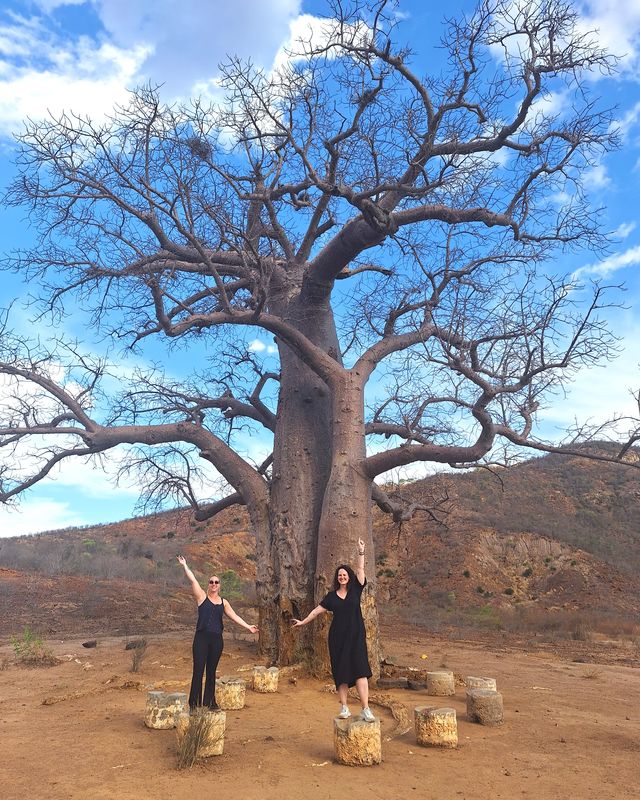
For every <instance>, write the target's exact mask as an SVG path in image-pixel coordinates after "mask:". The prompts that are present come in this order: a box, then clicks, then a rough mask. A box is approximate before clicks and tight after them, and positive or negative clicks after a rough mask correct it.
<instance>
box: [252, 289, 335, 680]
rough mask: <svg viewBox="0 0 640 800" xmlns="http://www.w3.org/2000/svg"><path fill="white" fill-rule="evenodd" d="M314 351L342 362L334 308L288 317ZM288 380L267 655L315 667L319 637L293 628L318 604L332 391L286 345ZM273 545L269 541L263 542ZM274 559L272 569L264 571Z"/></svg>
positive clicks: (273, 523) (275, 491)
mask: <svg viewBox="0 0 640 800" xmlns="http://www.w3.org/2000/svg"><path fill="white" fill-rule="evenodd" d="M284 316H285V318H286V319H287V321H288V322H290V323H291V324H295V325H296V327H297V328H298V329H299V330H301V331H302V332H303V333H304V334H305V335H306V336H308V337H309V338H310V339H311V340H312V341H313V342H314V343H315V344H317V345H318V346H320V347H322V349H323V350H324V351H325V352H327V353H331V354H335V355H336V356H337V353H338V342H337V337H336V333H335V327H334V324H333V316H332V313H331V310H330V308H328V307H327V306H326V305H322V306H321V307H317V308H300V306H299V303H298V301H297V300H294V301H292V302H291V303H290V304H289V305H288V307H287V310H286V313H285V314H284ZM278 347H279V351H280V364H281V378H280V396H279V401H278V410H277V422H276V432H275V443H274V453H273V468H272V474H273V480H272V485H271V497H270V514H269V533H268V543H267V545H266V547H265V548H263V549H266V550H268V556H267V555H266V554H265V555H262V556H261V555H258V559H259V561H258V581H257V592H258V600H259V604H260V628H261V636H260V649H261V653H262V655H263V656H264V657H265V658H267V659H268V660H269V662H271V663H274V664H276V663H277V664H289V663H292V662H294V661H297V660H306V661H309V662H311V661H313V658H314V656H313V644H312V639H313V632H312V630H310V628H308V627H305V628H302V629H299V630H297V631H295V632H294V631H293V630H292V628H291V619H292V618H293V617H296V618H300V617H304V616H305V615H306V614H307V613H308V612H309V611H310V609H311V608H312V607H313V605H314V581H313V576H314V574H315V562H316V550H317V536H318V526H319V523H320V514H321V509H322V500H323V497H324V491H325V486H326V483H327V479H328V476H329V471H330V465H331V398H330V393H329V389H328V387H327V386H326V384H325V383H324V382H323V381H322V380H321V379H320V378H318V377H317V376H316V375H315V373H314V372H312V370H311V369H309V367H307V366H306V365H305V364H303V363H302V362H301V361H300V359H299V358H298V357H297V356H296V355H295V354H294V353H293V352H292V351H291V349H290V348H288V347H287V346H286V345H284V344H283V343H282V342H278ZM264 538H267V537H264ZM261 558H268V560H269V567H268V568H267V569H265V570H264V576H263V570H262V569H261V568H260V559H261Z"/></svg>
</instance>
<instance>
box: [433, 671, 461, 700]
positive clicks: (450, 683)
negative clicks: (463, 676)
mask: <svg viewBox="0 0 640 800" xmlns="http://www.w3.org/2000/svg"><path fill="white" fill-rule="evenodd" d="M455 693H456V684H455V681H454V679H453V672H451V671H450V670H444V671H442V672H427V694H430V695H433V696H435V697H449V696H451V695H452V694H455Z"/></svg>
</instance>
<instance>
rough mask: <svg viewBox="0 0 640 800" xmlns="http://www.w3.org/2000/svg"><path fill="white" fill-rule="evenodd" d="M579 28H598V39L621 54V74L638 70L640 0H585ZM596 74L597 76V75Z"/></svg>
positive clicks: (582, 5)
mask: <svg viewBox="0 0 640 800" xmlns="http://www.w3.org/2000/svg"><path fill="white" fill-rule="evenodd" d="M579 9H580V11H581V21H580V28H581V29H582V30H583V31H588V30H596V31H597V42H598V45H599V46H600V47H603V48H604V49H605V50H607V51H608V52H610V53H613V54H615V55H617V56H619V57H620V59H621V61H620V69H619V73H620V74H621V75H622V76H624V73H626V72H629V71H631V72H637V70H638V67H639V66H640V0H624V2H621V0H583V2H582V3H580V4H579ZM594 77H597V75H594Z"/></svg>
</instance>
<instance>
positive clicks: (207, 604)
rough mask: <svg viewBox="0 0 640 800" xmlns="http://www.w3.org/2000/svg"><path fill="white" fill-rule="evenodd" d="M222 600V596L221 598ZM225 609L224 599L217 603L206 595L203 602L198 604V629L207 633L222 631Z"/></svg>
mask: <svg viewBox="0 0 640 800" xmlns="http://www.w3.org/2000/svg"><path fill="white" fill-rule="evenodd" d="M220 599H221V600H222V598H220ZM223 611H224V600H222V602H221V603H219V604H218V605H216V604H215V603H212V602H211V600H209V598H208V597H205V598H204V600H203V601H202V603H200V605H199V606H198V624H197V625H196V630H197V631H206V632H207V633H222V629H223V625H222V614H223Z"/></svg>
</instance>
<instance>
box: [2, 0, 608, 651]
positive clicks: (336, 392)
mask: <svg viewBox="0 0 640 800" xmlns="http://www.w3.org/2000/svg"><path fill="white" fill-rule="evenodd" d="M395 19H396V18H395V16H394V8H393V6H392V4H391V3H389V2H386V0H378V2H375V3H374V4H373V6H371V5H366V6H365V5H364V4H361V3H359V2H355V3H353V4H352V5H351V6H350V7H349V8H346V7H345V4H343V3H340V4H338V3H336V4H335V5H333V6H331V7H330V8H329V10H328V16H327V18H326V19H325V20H324V21H323V22H322V23H320V22H318V23H317V24H316V25H315V26H314V29H313V30H311V29H310V31H309V35H308V37H306V38H305V39H304V40H302V41H300V42H298V44H297V46H296V49H295V51H294V52H291V53H290V54H289V59H288V61H287V63H286V64H283V65H281V66H280V67H279V68H278V69H277V70H274V71H272V72H270V73H265V72H263V71H261V70H259V69H257V68H255V67H253V66H252V65H250V64H244V63H241V62H240V61H238V60H235V59H231V60H229V61H228V63H226V64H225V65H223V66H222V84H223V87H224V90H225V91H226V101H225V102H224V103H222V104H216V105H205V104H204V103H202V102H200V101H194V102H192V103H191V104H188V105H183V106H179V107H178V106H168V105H164V104H162V103H161V101H160V98H159V96H158V92H157V91H156V90H154V88H153V87H145V88H142V89H140V90H138V91H136V92H134V93H133V94H132V95H131V98H130V103H129V104H128V105H127V106H126V107H122V108H118V109H117V110H116V111H115V112H114V113H113V114H112V116H111V117H110V118H109V119H108V120H107V122H104V123H99V124H98V123H94V122H92V121H91V120H90V119H86V118H83V117H79V116H74V115H72V114H65V115H62V116H60V117H59V118H51V119H47V120H44V121H36V122H29V123H28V124H27V125H26V129H25V131H24V133H23V134H22V135H21V136H20V137H19V144H20V150H19V157H18V161H17V164H18V168H19V176H18V178H17V179H16V180H15V182H14V184H13V186H12V187H11V188H10V190H9V192H8V195H7V198H6V200H7V202H8V203H10V204H12V205H18V206H23V207H26V208H27V209H28V211H29V218H30V220H31V223H32V225H33V226H34V227H35V228H36V229H37V230H38V231H39V238H38V241H37V243H36V244H35V246H34V247H32V248H31V249H29V250H28V251H24V252H20V253H17V254H16V255H15V257H14V258H13V260H12V263H11V266H12V267H13V268H14V269H16V270H18V271H19V272H20V273H21V274H22V275H24V276H25V277H26V278H28V279H29V280H31V281H32V285H38V286H39V287H40V290H41V301H42V303H43V307H44V310H45V311H49V312H51V313H52V314H56V313H60V312H61V311H62V310H63V309H64V308H65V306H66V304H67V303H69V302H70V301H73V302H74V303H77V305H78V306H79V307H81V308H82V309H83V310H84V312H86V314H87V321H88V324H89V325H90V326H92V328H93V330H94V331H95V332H100V333H102V334H103V335H104V336H105V337H106V338H108V337H115V338H116V339H117V341H119V342H124V343H125V344H126V345H127V346H129V347H132V348H134V349H135V348H136V347H138V348H141V347H143V346H144V342H145V340H147V339H149V338H150V337H165V338H167V339H169V340H174V341H175V342H176V343H177V344H178V345H179V347H180V349H179V350H178V351H177V352H179V353H180V361H181V366H182V367H183V368H184V365H185V364H186V363H188V361H189V354H190V353H194V354H195V353H197V356H196V355H193V356H192V358H193V360H194V361H196V359H197V363H194V364H193V373H192V376H191V377H183V376H181V377H180V379H177V378H176V377H175V371H174V370H172V369H171V364H167V365H166V367H165V369H164V370H151V369H149V370H146V371H143V370H139V371H137V372H136V373H134V374H130V375H129V376H127V375H126V373H125V372H124V371H122V370H120V371H119V372H114V371H113V369H112V368H110V367H109V366H108V365H107V363H106V362H105V361H103V360H101V359H98V358H92V357H91V356H90V355H89V354H87V353H86V352H83V349H82V346H81V345H80V344H71V343H68V342H67V343H65V342H61V341H57V342H56V343H55V345H54V344H50V345H49V346H47V345H46V343H43V342H40V343H39V344H38V345H37V346H36V345H35V344H33V343H29V342H26V341H24V340H22V341H19V340H18V339H17V338H16V337H14V336H12V335H11V332H10V330H9V326H8V324H7V325H5V330H4V334H3V337H2V345H1V349H2V352H1V354H0V360H1V364H0V372H2V373H3V374H4V376H5V379H4V380H5V389H6V391H7V392H8V393H9V394H10V397H9V399H8V401H7V402H6V404H5V406H4V408H3V411H2V414H3V417H4V418H3V419H2V420H1V421H0V436H1V437H2V438H1V440H0V444H1V445H2V446H3V448H4V452H5V453H6V458H5V459H4V462H3V467H2V473H1V484H0V491H1V497H2V499H3V500H4V501H5V502H8V501H10V500H11V499H12V498H15V497H17V496H19V495H20V494H21V493H22V492H24V491H25V490H27V489H28V488H29V487H31V486H33V485H34V484H36V483H37V482H39V481H41V480H43V479H44V478H45V477H46V476H47V475H48V474H49V473H50V472H51V470H52V469H53V468H54V467H55V466H56V465H57V464H59V463H60V462H62V461H65V460H68V459H70V458H74V457H75V458H97V457H100V455H101V454H104V453H106V452H107V451H110V450H113V449H114V448H118V447H121V446H128V450H127V452H128V454H129V462H128V468H133V467H134V466H135V467H137V468H138V470H139V474H140V475H141V480H144V484H145V487H146V491H147V493H148V494H149V495H150V496H156V497H160V498H161V499H162V500H167V499H168V498H171V499H173V500H176V499H177V500H178V501H180V502H183V503H184V502H185V501H186V502H188V503H189V504H190V505H191V506H192V508H193V510H194V514H195V515H196V517H197V518H198V519H200V520H202V519H206V518H209V517H211V516H213V515H215V514H216V513H218V512H219V511H220V510H221V509H223V508H226V507H228V506H230V505H233V504H242V505H244V506H246V508H247V510H248V514H249V517H250V521H251V525H252V528H253V530H254V531H255V536H256V556H257V594H258V598H259V606H260V628H261V646H262V650H263V652H264V653H265V654H266V655H267V656H268V657H269V658H271V659H272V660H273V661H274V662H276V661H279V662H281V663H282V662H288V661H291V660H292V659H293V658H294V657H295V656H296V655H297V653H296V648H307V649H309V650H311V651H313V653H314V654H315V657H316V658H320V653H322V652H323V650H322V649H321V645H320V642H321V640H322V634H321V632H320V631H319V630H317V631H316V632H315V634H314V633H313V632H308V633H306V632H305V635H306V636H308V638H306V639H305V638H301V639H298V640H297V641H295V642H294V639H293V637H292V635H291V633H290V618H291V617H303V616H304V615H305V614H306V613H307V611H308V610H309V609H310V608H311V607H312V606H313V605H314V604H315V603H316V602H317V599H318V598H319V597H320V596H321V595H323V594H324V592H325V591H326V590H327V587H328V586H329V584H330V582H331V579H332V574H333V570H334V567H335V565H336V564H337V563H339V562H341V561H344V560H349V559H350V558H351V557H352V555H353V552H354V545H355V542H356V541H357V539H358V538H359V537H361V538H362V539H363V540H364V541H365V542H368V543H369V544H370V543H371V505H372V501H373V502H376V503H378V504H379V505H380V507H381V508H383V509H384V510H386V511H390V512H392V513H396V514H402V509H401V508H399V506H398V504H397V501H395V500H394V499H393V498H390V497H388V496H386V495H385V493H384V491H383V489H382V488H381V486H379V485H378V484H376V482H375V480H376V478H379V476H382V475H383V474H384V473H385V472H387V471H388V470H391V469H394V468H397V467H401V466H403V465H409V464H414V463H416V462H436V463H439V464H450V465H455V466H469V465H474V464H478V463H482V461H483V460H484V459H490V458H491V457H492V456H491V454H492V452H493V451H495V448H496V447H498V446H502V445H504V444H506V445H508V446H509V447H533V448H537V449H542V450H545V449H546V450H560V451H562V450H563V447H562V446H561V445H551V444H545V443H543V442H542V441H541V440H539V439H537V438H536V435H535V428H534V420H535V414H536V411H537V410H538V408H539V407H540V404H541V403H543V402H544V400H545V397H547V396H548V394H549V392H552V391H554V390H557V389H558V387H561V386H562V384H563V382H565V381H566V380H568V379H569V378H570V377H571V375H572V374H573V373H574V372H575V371H576V370H577V369H578V368H581V367H584V366H585V365H590V364H595V363H597V362H598V361H600V360H602V359H604V358H607V357H609V355H610V354H611V352H612V349H613V348H614V346H615V343H614V341H613V339H612V337H611V335H610V334H609V333H608V331H607V329H606V327H605V325H604V323H603V322H602V320H601V318H600V316H599V309H600V308H601V307H602V305H603V304H604V303H605V302H606V295H605V293H604V290H603V288H602V287H598V286H596V287H592V289H591V290H590V291H591V295H590V299H588V300H586V301H585V291H586V290H584V289H580V288H579V287H576V286H574V285H573V284H572V283H570V282H568V281H567V280H566V279H564V278H562V277H553V276H552V275H551V274H550V271H549V270H548V269H545V264H548V263H550V262H551V260H552V259H556V260H559V259H561V256H562V253H564V252H566V251H567V250H569V249H571V248H585V247H587V248H591V249H596V248H598V247H600V246H601V245H602V244H603V241H604V240H603V237H602V234H601V232H600V230H599V228H598V213H597V210H594V209H592V208H591V207H590V205H589V203H588V202H587V199H586V198H585V195H584V193H583V191H582V186H581V174H582V171H583V170H584V169H585V168H587V167H589V166H590V165H592V164H594V163H597V161H598V159H599V158H601V156H602V154H603V153H605V152H606V151H607V150H609V149H610V148H612V147H613V146H614V145H615V133H614V132H613V130H612V125H611V121H612V120H611V115H610V113H608V112H607V111H606V110H600V109H599V108H598V106H597V104H596V103H595V101H593V100H592V99H591V98H590V97H589V89H590V86H589V84H588V82H587V81H586V80H585V79H584V76H586V75H587V74H588V73H589V72H592V71H595V70H598V71H601V72H607V71H609V70H610V69H611V68H612V66H613V60H612V58H611V57H610V56H609V55H607V54H606V53H605V52H603V51H602V50H601V49H600V48H599V46H598V44H597V40H596V37H595V36H594V35H592V34H588V33H584V32H583V31H582V30H581V28H580V27H579V25H578V24H577V22H578V20H577V18H576V14H575V12H574V10H573V9H572V7H571V6H570V5H569V4H567V3H564V2H560V0H549V2H545V3H529V4H523V3H512V2H510V0H509V1H508V2H506V1H505V0H486V1H485V2H481V3H480V4H479V6H478V7H477V9H476V11H475V12H474V13H473V14H472V15H470V16H468V17H464V18H461V19H459V20H457V21H453V22H450V23H448V24H447V26H446V28H445V33H444V43H445V47H446V52H447V61H446V67H445V68H444V69H443V71H441V72H437V73H434V74H429V75H422V74H421V73H419V72H418V70H417V69H415V68H414V67H413V66H412V64H413V63H414V61H415V58H414V57H413V55H412V53H411V52H410V51H409V50H408V49H407V48H403V47H401V46H399V45H398V44H397V43H396V42H395V36H396V34H397V31H396V30H395V27H394V25H395ZM554 93H562V97H563V103H562V104H561V107H560V104H557V103H555V104H554V103H553V102H552V98H553V97H554V96H555V95H554ZM256 330H257V331H259V332H262V333H263V334H266V335H268V336H269V337H272V338H273V341H274V342H275V348H277V365H276V364H274V363H269V362H266V361H264V360H262V359H260V358H259V357H258V355H257V354H256V353H252V352H251V350H250V349H248V348H247V346H246V342H247V339H246V336H247V332H248V331H249V332H255V331H256ZM172 372H173V377H172ZM114 375H115V376H116V378H117V380H118V385H117V386H115V385H114ZM247 425H248V426H250V429H252V430H255V429H256V428H257V427H258V426H259V427H260V428H262V429H264V430H265V431H266V432H268V434H269V436H270V437H271V440H272V442H273V449H272V453H271V454H270V455H269V456H268V457H267V458H266V459H265V460H263V461H262V463H252V462H251V460H249V459H248V458H247V457H246V454H243V453H242V452H241V450H240V449H239V448H238V446H237V444H236V442H237V439H236V437H235V432H237V431H238V430H239V429H242V426H247ZM566 449H567V448H566V447H565V448H564V450H566ZM27 451H28V453H29V456H28V458H25V457H23V456H22V457H20V458H18V456H20V455H21V453H22V454H23V453H25V452H27ZM596 457H597V455H596ZM601 457H603V458H607V456H604V455H603V456H601ZM203 463H204V464H208V465H212V466H213V467H214V468H215V470H216V471H217V472H218V473H219V474H220V475H221V476H222V477H223V478H224V480H225V481H226V484H227V485H228V487H229V489H228V491H227V493H226V494H225V495H224V496H222V497H221V498H220V497H218V498H217V499H211V496H210V498H209V500H208V501H206V502H205V501H203V500H202V499H199V495H198V492H197V491H196V489H195V481H196V478H197V476H198V473H199V467H198V465H199V464H203ZM205 494H206V493H205ZM367 554H368V555H367V558H368V560H369V561H370V563H369V567H370V568H369V570H368V572H369V575H372V574H373V571H374V570H373V569H371V567H372V565H373V561H372V559H373V554H372V547H371V546H369V547H368V548H367ZM373 588H374V587H373V585H371V587H370V590H369V592H368V594H367V596H366V598H365V600H364V601H363V605H364V612H365V617H366V621H367V626H368V633H369V635H370V646H371V648H372V653H371V656H372V661H373V662H375V661H376V657H377V655H378V650H377V647H378V645H377V635H376V631H377V623H376V611H375V603H374V591H373Z"/></svg>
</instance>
